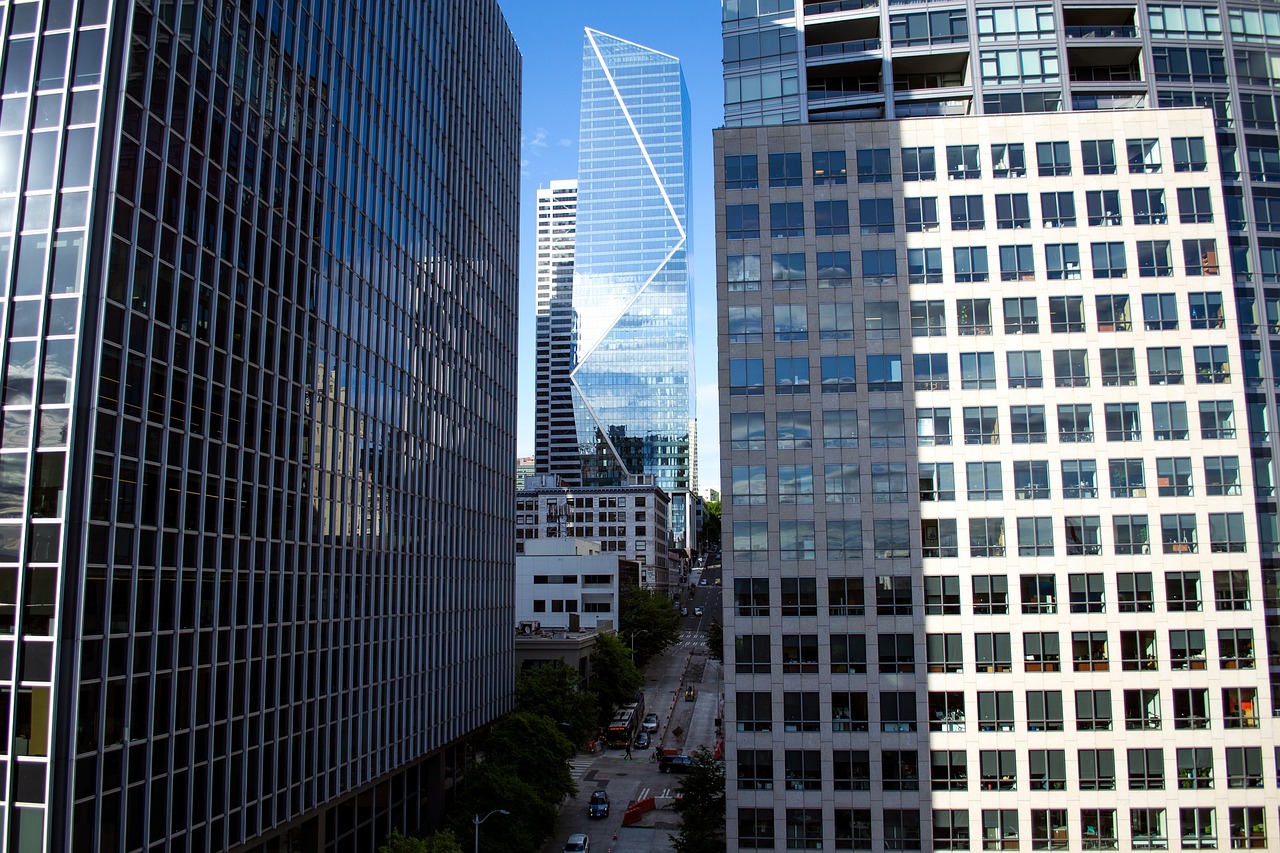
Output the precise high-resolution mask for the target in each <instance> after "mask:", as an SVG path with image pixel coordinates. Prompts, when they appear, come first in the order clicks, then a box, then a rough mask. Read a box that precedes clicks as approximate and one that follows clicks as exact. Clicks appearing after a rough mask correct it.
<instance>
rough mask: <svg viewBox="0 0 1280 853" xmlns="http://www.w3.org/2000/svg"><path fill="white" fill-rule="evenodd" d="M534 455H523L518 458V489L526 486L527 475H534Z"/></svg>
mask: <svg viewBox="0 0 1280 853" xmlns="http://www.w3.org/2000/svg"><path fill="white" fill-rule="evenodd" d="M533 473H534V471H533V457H532V456H523V457H521V458H519V459H517V460H516V491H517V492H518V491H520V490H521V489H523V488H524V481H525V478H526V477H532V476H533Z"/></svg>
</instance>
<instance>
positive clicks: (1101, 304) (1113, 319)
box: [1094, 293, 1133, 332]
mask: <svg viewBox="0 0 1280 853" xmlns="http://www.w3.org/2000/svg"><path fill="white" fill-rule="evenodd" d="M1094 305H1095V307H1096V308H1097V311H1098V331H1099V332H1128V331H1131V330H1132V329H1133V321H1132V319H1131V318H1130V316H1129V297H1128V295H1127V294H1119V293H1115V294H1105V295H1101V296H1098V297H1096V299H1095V300H1094Z"/></svg>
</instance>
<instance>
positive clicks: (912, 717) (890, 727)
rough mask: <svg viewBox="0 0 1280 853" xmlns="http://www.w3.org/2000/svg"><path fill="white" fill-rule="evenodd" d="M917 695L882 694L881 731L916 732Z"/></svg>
mask: <svg viewBox="0 0 1280 853" xmlns="http://www.w3.org/2000/svg"><path fill="white" fill-rule="evenodd" d="M916 728H917V723H916V694H915V693H912V692H910V691H904V692H896V693H895V692H882V693H881V694H880V730H881V731H884V732H914V731H916Z"/></svg>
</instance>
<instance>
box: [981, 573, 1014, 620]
mask: <svg viewBox="0 0 1280 853" xmlns="http://www.w3.org/2000/svg"><path fill="white" fill-rule="evenodd" d="M973 612H974V613H976V614H978V615H980V616H1005V615H1008V613H1009V579H1008V578H1007V577H1005V576H1004V575H974V576H973Z"/></svg>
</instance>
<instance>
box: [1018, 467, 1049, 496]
mask: <svg viewBox="0 0 1280 853" xmlns="http://www.w3.org/2000/svg"><path fill="white" fill-rule="evenodd" d="M1013 487H1014V497H1015V498H1016V499H1017V500H1020V501H1034V500H1047V499H1048V498H1049V497H1050V493H1049V463H1048V462H1047V461H1045V460H1018V461H1015V462H1014V463H1013Z"/></svg>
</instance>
